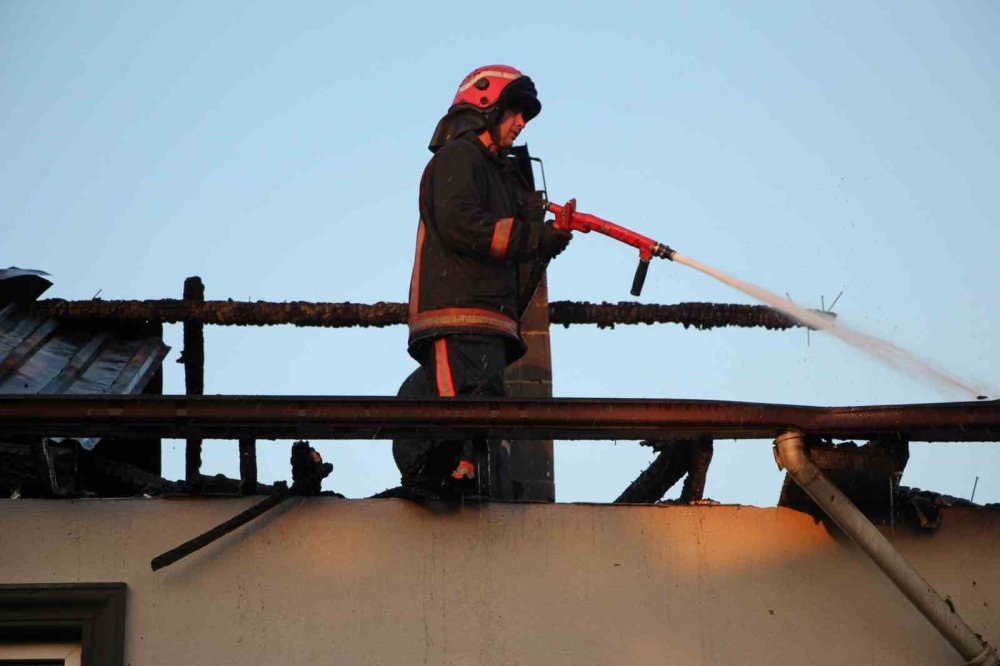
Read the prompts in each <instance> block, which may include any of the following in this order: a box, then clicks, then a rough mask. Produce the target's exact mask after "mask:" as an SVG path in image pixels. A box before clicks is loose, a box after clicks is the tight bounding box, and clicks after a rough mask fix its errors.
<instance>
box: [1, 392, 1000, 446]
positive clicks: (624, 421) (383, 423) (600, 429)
mask: <svg viewBox="0 0 1000 666" xmlns="http://www.w3.org/2000/svg"><path fill="white" fill-rule="evenodd" d="M789 429H795V430H797V431H800V432H802V433H804V434H806V435H819V436H824V437H830V438H834V439H886V438H899V439H902V440H905V441H910V442H948V441H972V442H986V441H990V442H993V441H1000V401H997V400H993V401H989V402H986V401H982V402H956V403H939V404H923V405H889V406H871V407H802V406H794V405H774V404H764V403H746V402H715V401H706V400H628V399H603V398H602V399H579V398H554V399H530V400H529V399H476V398H449V399H445V400H411V399H404V398H388V397H308V396H303V397H295V396H280V397H279V396H180V395H175V396H106V395H93V396H84V395H78V396H40V395H24V396H22V395H9V396H0V439H4V438H11V437H19V436H27V435H30V436H51V437H55V436H61V437H169V438H190V437H195V438H204V439H209V438H213V439H250V438H254V439H297V438H304V439H383V440H384V439H393V438H397V437H428V438H456V437H457V438H466V437H470V436H472V435H478V436H486V437H503V438H508V439H509V438H523V439H562V440H566V439H585V440H600V439H624V440H629V439H634V440H638V439H669V438H683V439H692V438H696V437H710V438H712V439H767V438H771V439H773V438H774V437H776V436H777V435H778V434H780V433H782V432H785V431H786V430H789Z"/></svg>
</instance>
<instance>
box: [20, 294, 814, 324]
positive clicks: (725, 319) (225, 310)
mask: <svg viewBox="0 0 1000 666" xmlns="http://www.w3.org/2000/svg"><path fill="white" fill-rule="evenodd" d="M31 311H32V312H33V313H35V314H38V315H44V316H48V317H55V318H59V319H67V320H76V321H106V320H114V321H156V322H162V323H166V324H174V323H179V322H185V323H187V324H210V325H215V326H274V325H279V324H293V325H295V326H321V327H352V326H363V327H383V326H396V325H401V324H405V323H406V320H407V308H406V303H383V302H378V303H374V304H371V305H367V304H363V303H309V302H304V301H294V302H289V303H268V302H257V303H250V302H239V301H199V300H197V299H189V300H188V299H186V300H176V299H160V300H148V301H96V300H95V301H62V300H45V301H39V302H38V303H35V304H33V305H32V306H31ZM549 319H550V321H551V322H552V323H553V324H561V325H563V326H569V325H570V324H596V325H597V326H599V327H601V328H611V327H614V326H617V325H633V324H681V325H682V326H685V327H688V326H693V327H695V328H698V329H709V328H719V327H724V326H740V327H760V328H767V329H772V330H784V329H787V328H792V327H795V326H798V324H796V323H795V322H793V321H792V320H790V319H788V318H787V317H786V316H785V315H783V314H781V313H780V312H778V311H777V310H772V309H771V308H769V307H767V306H764V305H741V304H736V303H676V304H672V305H659V304H655V303H634V302H630V301H622V302H620V303H587V302H577V301H553V302H552V303H549Z"/></svg>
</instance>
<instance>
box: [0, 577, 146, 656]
mask: <svg viewBox="0 0 1000 666" xmlns="http://www.w3.org/2000/svg"><path fill="white" fill-rule="evenodd" d="M127 589H128V586H127V585H126V584H125V583H46V584H31V583H27V584H15V585H0V641H4V642H13V641H17V642H46V641H59V640H78V641H80V643H81V648H82V659H81V664H82V666H105V665H107V666H124V665H125V608H126V596H127Z"/></svg>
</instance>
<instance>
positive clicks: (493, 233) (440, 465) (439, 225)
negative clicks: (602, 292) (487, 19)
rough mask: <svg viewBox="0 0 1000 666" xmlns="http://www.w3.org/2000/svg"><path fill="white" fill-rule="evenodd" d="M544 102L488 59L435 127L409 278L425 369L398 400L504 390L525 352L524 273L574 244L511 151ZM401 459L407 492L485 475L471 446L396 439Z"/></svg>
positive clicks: (450, 488)
mask: <svg viewBox="0 0 1000 666" xmlns="http://www.w3.org/2000/svg"><path fill="white" fill-rule="evenodd" d="M541 108H542V105H541V102H539V101H538V95H537V92H536V90H535V85H534V83H533V82H532V81H531V79H530V78H529V77H527V76H525V75H524V74H522V73H521V72H519V71H518V70H516V69H514V68H513V67H508V66H506V65H488V66H485V67H479V68H477V69H475V70H473V71H472V73H470V74H469V75H468V76H466V77H465V78H464V79H463V80H462V83H461V85H459V87H458V92H457V93H456V95H455V98H454V100H453V101H452V105H451V107H450V108H449V109H448V112H447V114H445V116H444V117H443V118H441V120H440V122H438V125H437V128H436V129H435V131H434V134H433V136H432V138H431V142H430V146H429V148H430V150H431V152H432V153H434V156H433V157H432V158H431V160H430V161H429V162H428V164H427V166H426V168H425V169H424V172H423V176H422V177H421V180H420V222H419V226H418V228H417V247H416V255H415V257H414V262H413V273H412V277H411V279H410V298H409V327H410V335H409V347H408V351H409V353H410V355H411V356H412V357H413V358H414V359H415V360H416V361H417V362H418V363H419V364H420V367H419V368H418V369H417V370H415V371H414V372H413V373H412V374H411V375H410V376H409V377H407V378H406V380H405V381H404V382H403V385H402V387H401V388H400V390H399V395H400V396H403V397H442V398H450V397H454V396H481V397H493V398H497V397H503V396H504V368H506V366H507V365H509V364H511V363H513V362H514V361H516V360H517V359H518V358H520V357H521V356H522V355H523V354H524V352H525V345H524V342H523V340H522V339H521V335H520V316H521V314H522V313H523V312H524V310H525V308H526V307H527V301H529V300H530V299H531V296H532V293H531V291H533V289H534V287H535V286H537V284H536V285H533V286H528V287H527V288H526V285H524V284H521V280H522V278H523V277H524V276H525V275H528V274H532V273H533V274H534V275H536V276H537V275H540V274H541V272H542V270H537V268H542V269H544V265H545V264H546V263H547V262H548V261H549V260H551V259H553V258H555V257H556V256H557V255H558V254H559V253H560V252H562V251H563V250H564V249H565V248H566V246H567V245H568V244H569V241H570V239H571V235H570V233H569V232H567V231H562V230H560V229H555V228H554V227H553V226H552V224H551V222H548V223H545V222H543V217H544V213H545V211H544V207H543V206H542V205H541V204H540V200H539V198H538V197H533V195H534V194H535V193H534V192H533V190H532V188H531V187H530V186H529V184H528V183H527V181H526V180H525V179H524V178H523V177H522V176H520V175H519V172H518V171H517V170H516V169H515V168H514V164H513V160H512V159H510V158H509V157H508V156H507V151H508V150H509V149H510V148H511V146H512V145H513V144H514V141H515V140H516V139H517V137H518V134H520V132H521V131H522V130H523V129H524V127H525V125H526V124H527V123H528V122H529V121H531V119H533V118H534V117H535V116H537V115H538V114H539V112H540V111H541ZM532 265H535V267H536V270H534V271H532V270H530V268H531V267H532ZM525 268H529V270H525ZM393 457H394V458H395V461H396V465H397V466H398V467H399V470H400V473H401V475H402V482H403V486H404V488H408V489H411V490H414V491H417V492H418V493H422V494H431V495H445V494H449V493H451V492H454V491H455V489H456V488H460V487H461V486H463V485H466V486H467V485H468V480H469V479H471V478H473V477H475V475H476V473H477V470H476V469H475V465H474V463H473V460H474V456H473V454H472V443H470V442H462V441H425V440H396V441H394V442H393Z"/></svg>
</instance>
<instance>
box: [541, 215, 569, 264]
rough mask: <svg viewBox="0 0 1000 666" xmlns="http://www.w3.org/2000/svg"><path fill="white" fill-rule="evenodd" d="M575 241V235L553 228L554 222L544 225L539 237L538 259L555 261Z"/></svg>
mask: <svg viewBox="0 0 1000 666" xmlns="http://www.w3.org/2000/svg"><path fill="white" fill-rule="evenodd" d="M571 240H573V234H571V233H570V232H568V231H563V230H562V229H556V228H555V227H554V226H552V220H549V221H548V222H546V223H545V224H544V225H542V233H541V235H540V236H539V237H538V258H539V259H555V258H556V257H558V256H559V253H560V252H562V251H563V250H565V249H566V246H567V245H569V242H570V241H571Z"/></svg>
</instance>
